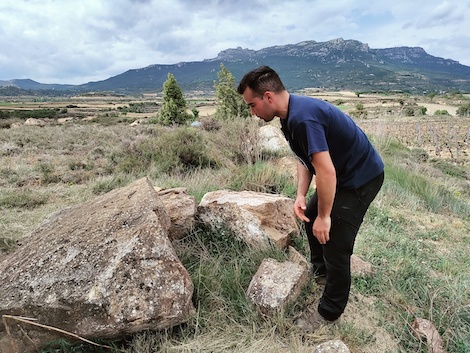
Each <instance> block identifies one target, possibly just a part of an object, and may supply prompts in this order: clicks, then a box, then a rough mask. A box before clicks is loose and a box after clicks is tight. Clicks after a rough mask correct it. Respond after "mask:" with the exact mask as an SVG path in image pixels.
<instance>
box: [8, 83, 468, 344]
mask: <svg viewBox="0 0 470 353" xmlns="http://www.w3.org/2000/svg"><path fill="white" fill-rule="evenodd" d="M319 96H320V95H319ZM321 98H323V99H327V100H329V101H331V102H334V103H335V104H338V105H340V106H341V107H342V109H344V110H345V111H347V112H348V113H351V115H354V116H355V117H356V118H355V119H356V122H357V123H358V124H359V125H360V126H361V127H362V128H363V129H364V130H365V131H366V132H367V133H368V135H369V136H370V137H371V139H372V141H373V143H374V145H375V146H376V148H377V149H378V150H379V152H380V154H381V155H382V157H383V158H384V161H385V163H386V179H385V184H384V186H383V189H382V191H381V192H380V193H379V195H378V197H377V199H376V200H375V201H374V203H373V205H372V206H371V208H370V210H369V212H368V214H367V216H366V219H365V222H364V224H363V227H362V228H361V231H360V234H359V236H358V239H357V242H356V249H355V253H356V254H357V255H359V256H360V257H362V258H363V259H365V260H367V261H369V262H370V263H372V264H373V266H374V267H375V269H376V270H377V273H376V274H375V275H374V276H360V277H354V278H353V286H352V291H351V298H350V301H349V304H348V307H347V310H346V313H345V315H344V317H343V320H342V322H341V323H340V324H339V325H338V326H337V327H333V328H324V329H322V330H320V331H319V332H315V333H314V334H307V333H305V332H302V331H301V330H300V329H299V328H297V327H295V326H294V325H293V324H292V318H293V317H294V316H295V315H296V314H297V313H298V312H300V311H301V310H302V309H303V308H305V307H307V306H309V305H311V304H313V303H315V301H316V300H318V298H319V296H320V295H321V289H320V288H319V287H318V286H317V285H316V284H315V283H314V282H313V281H312V282H309V283H308V285H307V286H306V287H305V288H304V290H303V292H302V294H301V297H300V298H299V300H297V301H296V302H295V303H292V304H291V305H290V306H289V307H288V308H286V310H285V311H284V312H281V313H278V315H276V316H275V317H265V316H262V315H261V314H260V313H259V312H258V311H257V310H256V308H253V307H252V306H251V305H250V304H249V303H248V302H247V301H246V299H245V294H244V292H245V290H246V288H247V287H248V284H249V281H250V280H251V277H252V276H253V274H254V273H255V272H256V270H257V268H258V266H259V264H260V263H261V261H262V259H263V258H265V257H268V256H269V257H274V258H277V259H280V260H282V259H285V258H286V254H284V253H282V252H280V251H278V250H276V249H270V250H267V251H266V252H263V253H260V252H259V251H253V250H252V249H250V248H247V247H246V246H244V245H243V244H238V243H236V244H234V243H233V242H227V241H226V239H224V238H223V237H221V235H220V234H211V233H210V232H207V231H206V230H203V229H196V230H195V231H194V232H193V233H192V234H189V235H188V236H187V237H186V238H184V239H182V240H181V241H178V242H175V244H174V246H175V248H176V250H177V252H178V254H179V256H180V259H181V260H182V262H183V263H184V264H185V266H186V268H187V269H188V271H189V272H190V273H191V276H192V279H193V282H194V286H195V293H194V303H195V305H196V308H197V315H196V316H195V317H194V318H193V319H192V320H191V321H190V322H188V323H186V324H184V325H181V326H178V327H175V328H174V329H172V330H167V331H164V332H143V333H141V334H138V335H136V336H134V337H126V338H125V339H122V340H119V341H116V342H106V343H107V344H112V345H114V346H115V347H116V348H117V349H121V350H124V351H126V352H128V353H143V352H268V353H270V352H273V353H274V352H276V353H279V352H285V353H287V352H300V353H303V352H305V353H307V352H312V347H313V346H314V345H315V344H318V343H320V342H323V341H325V340H328V339H341V340H343V341H344V342H345V343H346V344H347V345H348V347H349V348H350V350H351V352H356V353H363V352H371V353H372V352H374V353H375V352H377V353H378V352H380V353H385V352H418V353H420V352H422V353H424V352H428V348H427V344H426V341H425V339H423V338H421V339H420V338H418V337H417V336H416V335H414V334H413V331H412V330H411V325H412V322H413V320H414V319H415V318H424V319H428V320H430V321H431V322H433V324H434V325H435V326H436V328H437V329H438V331H439V333H440V335H441V336H442V339H443V341H444V345H445V349H446V351H447V352H456V353H469V352H470V343H469V342H470V217H469V214H470V203H469V199H470V160H469V158H470V157H469V156H470V147H469V143H470V141H469V137H470V119H469V118H459V117H455V116H449V115H445V116H435V115H427V114H425V115H419V116H413V117H410V116H406V114H405V107H407V106H408V105H410V106H413V107H419V106H422V104H434V105H435V104H437V105H439V106H440V107H441V110H447V111H448V112H449V113H451V112H455V108H456V107H458V105H459V104H460V103H461V102H462V101H463V102H465V101H468V98H466V97H458V98H455V97H436V98H434V101H433V102H429V99H428V98H426V97H402V96H386V97H383V96H377V95H361V97H357V96H356V95H354V94H351V93H347V92H334V93H333V92H332V93H325V92H323V93H322V95H321ZM1 100H2V99H0V101H1ZM188 101H189V103H190V105H191V104H192V107H190V108H193V107H196V108H197V109H199V111H200V115H199V116H200V118H201V120H204V121H205V124H204V125H203V127H204V126H205V127H206V128H202V129H201V128H199V129H196V128H191V127H178V128H171V129H169V128H164V127H162V126H159V125H156V124H152V123H151V122H153V119H152V117H154V116H155V114H156V111H157V110H158V104H155V102H156V103H158V97H148V98H145V99H136V98H132V97H106V98H100V97H92V98H90V97H73V98H68V99H60V100H55V101H47V100H46V101H41V102H37V101H31V100H28V99H27V98H22V99H19V100H18V101H7V100H6V99H5V100H4V102H1V103H0V111H1V110H4V111H17V110H18V111H20V110H23V111H33V110H54V111H56V112H57V114H56V115H55V116H54V117H53V118H50V119H47V118H42V119H43V120H45V121H47V124H46V125H45V126H44V127H38V126H27V125H24V121H25V116H21V117H8V118H3V119H0V122H1V127H2V128H1V129H0V210H1V213H0V260H1V259H2V258H4V257H5V256H7V254H8V253H9V252H13V251H14V249H15V247H16V246H17V242H18V240H20V239H21V238H22V237H23V236H25V235H27V234H28V233H29V232H30V231H31V230H33V229H34V228H36V227H37V226H38V225H39V224H40V223H41V222H42V221H43V220H44V218H45V217H47V216H48V215H49V214H50V213H52V212H53V211H55V210H58V209H62V208H64V207H67V206H70V205H73V204H77V203H80V202H83V201H85V200H89V199H92V198H93V197H96V196H97V195H100V194H103V193H105V192H108V191H110V190H112V189H113V188H116V187H119V186H123V185H126V184H128V183H130V182H132V181H133V180H135V179H137V178H140V177H142V176H147V177H149V179H150V180H151V181H152V182H153V183H154V184H155V185H156V186H159V187H163V188H169V187H177V186H184V187H186V188H187V189H188V191H189V192H190V193H191V194H192V195H194V196H195V197H196V200H198V201H199V200H200V199H201V198H202V196H203V195H204V194H205V193H206V192H209V191H214V190H217V189H224V188H229V189H234V190H246V189H248V190H256V191H267V190H269V191H274V192H277V193H281V194H284V195H286V196H289V197H294V196H295V182H294V179H293V177H292V175H291V172H290V171H288V170H282V169H280V168H277V167H275V165H276V162H277V161H278V159H279V158H280V157H285V156H288V157H289V156H290V155H289V154H286V155H278V154H273V153H266V152H264V151H263V150H262V149H261V148H260V147H259V144H258V143H257V138H258V136H257V129H258V127H259V126H261V125H262V123H261V122H258V121H255V120H253V121H252V120H246V121H225V122H214V121H212V120H211V119H212V118H211V116H212V114H213V112H214V104H213V101H206V103H207V104H204V101H201V98H198V99H194V100H191V99H189V100H188ZM358 104H359V105H358ZM435 108H436V107H435ZM436 110H439V109H437V108H436ZM364 112H367V113H364ZM408 112H409V110H408ZM451 114H452V113H451ZM60 119H64V120H60ZM137 121H138V122H140V123H138V124H132V123H135V122H137ZM131 124H132V126H131ZM181 140H185V141H188V144H187V145H186V147H184V148H182V147H181V144H180V141H181ZM294 246H295V247H296V248H297V249H298V250H299V251H300V252H302V253H303V254H304V255H306V256H308V245H307V241H306V239H305V236H304V235H303V236H302V237H299V238H297V239H295V241H294ZM56 343H58V344H59V346H60V347H59V348H56V347H54V348H52V347H51V348H47V349H45V350H44V351H43V352H101V351H106V350H105V349H101V348H94V347H92V346H90V345H74V346H70V345H69V344H68V343H67V342H66V341H63V342H56Z"/></svg>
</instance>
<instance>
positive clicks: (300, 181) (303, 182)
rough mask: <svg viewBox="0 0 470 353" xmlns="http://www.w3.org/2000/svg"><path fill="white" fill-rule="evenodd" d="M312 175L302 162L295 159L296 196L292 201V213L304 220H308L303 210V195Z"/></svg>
mask: <svg viewBox="0 0 470 353" xmlns="http://www.w3.org/2000/svg"><path fill="white" fill-rule="evenodd" d="M312 177H313V174H312V173H311V172H310V171H309V170H308V169H307V168H305V166H304V165H303V164H302V163H300V162H299V161H297V197H296V199H295V202H294V213H295V214H296V216H297V217H299V219H300V220H302V221H304V222H310V220H309V219H308V218H307V217H306V216H305V213H304V212H305V210H306V209H307V202H306V199H305V196H306V195H307V192H308V188H309V187H310V183H311V182H312Z"/></svg>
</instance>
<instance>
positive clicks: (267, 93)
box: [264, 91, 273, 103]
mask: <svg viewBox="0 0 470 353" xmlns="http://www.w3.org/2000/svg"><path fill="white" fill-rule="evenodd" d="M264 96H265V97H266V99H267V100H268V102H269V103H272V101H273V93H272V92H271V91H266V92H264Z"/></svg>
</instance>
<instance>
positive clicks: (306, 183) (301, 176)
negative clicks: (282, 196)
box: [297, 162, 313, 196]
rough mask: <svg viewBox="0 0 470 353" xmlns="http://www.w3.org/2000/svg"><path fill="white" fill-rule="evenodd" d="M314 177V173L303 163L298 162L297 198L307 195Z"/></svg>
mask: <svg viewBox="0 0 470 353" xmlns="http://www.w3.org/2000/svg"><path fill="white" fill-rule="evenodd" d="M312 177H313V175H312V173H310V171H309V170H308V169H307V168H305V166H304V165H303V164H302V163H300V162H297V196H305V195H307V192H308V189H309V187H310V183H311V182H312Z"/></svg>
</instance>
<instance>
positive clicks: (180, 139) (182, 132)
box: [112, 127, 213, 174]
mask: <svg viewBox="0 0 470 353" xmlns="http://www.w3.org/2000/svg"><path fill="white" fill-rule="evenodd" d="M112 159H113V160H114V161H115V162H116V163H117V164H118V170H119V171H121V172H125V173H131V174H141V173H147V172H148V170H149V169H150V167H156V168H157V170H158V171H159V172H161V173H173V172H185V171H189V170H191V169H195V168H199V167H207V166H211V165H212V164H213V163H212V161H211V159H210V158H209V156H208V152H207V143H206V142H205V141H204V140H203V137H202V135H201V134H200V133H199V132H198V131H197V130H196V129H194V128H190V127H180V128H174V129H171V130H168V131H164V132H162V133H161V135H160V136H158V137H153V136H150V137H149V136H139V137H138V138H136V139H134V141H132V142H128V143H126V145H125V146H124V147H123V149H122V151H120V152H118V153H117V154H115V155H113V157H112Z"/></svg>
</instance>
